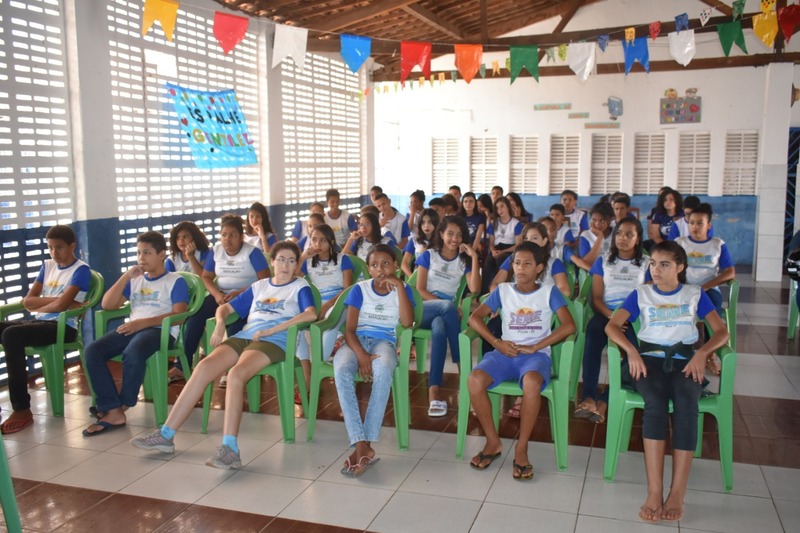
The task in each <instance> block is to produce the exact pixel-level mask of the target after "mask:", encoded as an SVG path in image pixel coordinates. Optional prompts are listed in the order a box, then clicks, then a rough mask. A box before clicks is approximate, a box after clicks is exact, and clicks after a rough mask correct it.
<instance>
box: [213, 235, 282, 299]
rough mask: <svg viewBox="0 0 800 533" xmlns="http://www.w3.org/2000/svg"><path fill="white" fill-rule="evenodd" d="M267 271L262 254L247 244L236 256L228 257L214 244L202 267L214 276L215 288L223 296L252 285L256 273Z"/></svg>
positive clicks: (256, 275) (243, 245) (267, 267)
mask: <svg viewBox="0 0 800 533" xmlns="http://www.w3.org/2000/svg"><path fill="white" fill-rule="evenodd" d="M267 269H269V265H267V259H266V258H265V257H264V253H263V252H262V251H261V250H259V249H258V248H256V247H255V246H253V245H252V244H248V243H243V244H242V247H241V249H240V250H239V252H238V253H237V254H236V255H228V253H227V252H226V251H225V249H224V248H223V247H222V245H221V244H216V245H214V248H212V250H211V253H210V254H209V255H208V258H207V259H206V264H205V265H203V270H206V271H208V272H213V273H214V274H216V276H217V287H218V288H219V290H220V291H222V292H223V293H225V294H227V293H229V292H233V291H237V290H239V289H244V288H245V287H248V286H250V285H252V284H253V283H255V282H256V280H257V279H258V272H260V271H262V270H267Z"/></svg>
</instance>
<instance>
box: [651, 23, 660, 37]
mask: <svg viewBox="0 0 800 533" xmlns="http://www.w3.org/2000/svg"><path fill="white" fill-rule="evenodd" d="M660 34H661V22H659V21H655V22H651V23H650V38H651V39H653V40H654V41H655V40H656V39H658V36H659V35H660Z"/></svg>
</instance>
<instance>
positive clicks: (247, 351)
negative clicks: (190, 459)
mask: <svg viewBox="0 0 800 533" xmlns="http://www.w3.org/2000/svg"><path fill="white" fill-rule="evenodd" d="M272 252H273V253H272V257H273V264H274V267H275V275H274V276H273V277H271V278H268V279H261V280H258V281H256V282H255V283H253V285H252V286H250V287H248V288H247V289H246V290H245V291H243V292H242V293H241V294H239V295H238V296H237V297H236V298H234V299H233V300H231V301H229V302H227V303H225V304H224V305H221V306H219V308H218V309H217V312H216V319H217V324H216V327H215V328H214V334H213V335H212V337H211V344H212V345H213V346H215V348H214V351H212V352H211V354H209V355H208V356H207V357H205V358H203V359H202V360H201V361H200V362H199V363H198V364H197V367H196V368H195V369H194V372H192V377H191V378H189V381H188V382H187V383H186V386H185V387H184V388H183V390H182V391H181V394H180V396H178V399H177V400H176V401H175V406H174V407H173V408H172V411H171V412H170V414H169V416H168V417H167V421H166V422H165V423H164V425H163V426H161V429H157V430H155V431H154V432H152V433H150V434H148V435H144V436H142V437H136V438H133V439H131V441H130V442H131V444H132V445H134V446H136V447H137V448H140V449H142V450H147V451H160V452H164V453H173V452H174V451H175V443H174V442H173V437H174V436H175V433H176V432H177V430H178V429H180V427H181V426H182V425H183V423H184V422H185V421H186V419H187V418H189V415H190V414H191V413H192V410H193V409H194V406H195V404H197V401H198V400H199V399H200V398H201V397H202V396H203V393H204V392H205V389H206V385H208V384H209V383H211V382H212V381H214V380H215V379H216V378H217V377H218V376H219V375H220V374H222V373H223V372H225V371H226V370H227V369H229V368H230V371H229V372H228V387H227V389H226V391H225V421H224V422H223V429H222V445H221V446H219V447H217V454H216V455H215V456H214V457H211V458H210V459H209V460H208V461H206V465H207V466H213V467H214V468H222V469H226V470H228V469H236V468H241V467H242V460H241V455H240V454H239V444H238V439H237V436H238V434H239V422H240V421H241V418H242V404H243V402H244V391H245V387H246V385H247V382H248V381H250V378H252V377H253V376H255V375H256V374H257V373H258V372H259V371H261V369H262V368H264V367H265V366H268V365H270V364H272V363H280V362H283V361H284V360H285V359H286V344H287V330H288V329H289V327H291V326H292V325H294V324H298V323H300V322H310V321H313V320H315V319H316V318H317V310H316V308H315V307H314V296H313V294H312V292H311V288H310V287H309V286H308V282H307V281H306V280H304V279H302V278H296V277H295V276H294V273H295V266H296V265H297V261H298V259H299V258H300V250H299V249H298V248H297V245H296V244H294V243H293V242H287V241H282V242H279V243H278V244H276V245H275V247H274V248H273V251H272ZM234 312H235V313H238V314H239V316H240V317H242V318H245V319H246V320H247V325H246V326H245V328H244V329H243V330H241V331H240V332H239V333H237V334H235V335H234V336H233V337H229V338H228V340H225V341H223V340H222V339H223V337H224V336H225V318H226V317H227V316H228V315H230V314H231V313H234Z"/></svg>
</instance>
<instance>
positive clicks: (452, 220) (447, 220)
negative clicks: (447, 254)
mask: <svg viewBox="0 0 800 533" xmlns="http://www.w3.org/2000/svg"><path fill="white" fill-rule="evenodd" d="M450 224H453V225H455V226H458V229H459V230H460V231H461V243H462V244H463V243H465V242H467V239H468V238H469V228H467V223H466V221H465V220H464V219H463V218H461V217H460V216H458V215H449V216H446V217H444V218H443V219H442V221H441V222H439V226H437V228H436V232H435V233H434V236H433V244H432V245H431V248H433V249H434V250H435V251H437V252H440V253H441V251H442V246H443V245H444V243H443V242H442V233H444V232H445V231H446V230H447V226H449V225H450ZM456 254H457V255H458V256H459V257H460V258H461V261H463V262H464V264H465V265H468V264H469V263H468V261H469V255H468V254H466V253H458V251H456Z"/></svg>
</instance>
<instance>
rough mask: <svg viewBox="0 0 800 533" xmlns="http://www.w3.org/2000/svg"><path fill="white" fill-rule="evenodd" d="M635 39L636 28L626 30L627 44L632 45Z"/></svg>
mask: <svg viewBox="0 0 800 533" xmlns="http://www.w3.org/2000/svg"><path fill="white" fill-rule="evenodd" d="M634 39H636V28H634V27H633V26H631V27H630V28H625V42H628V43H632V42H633V40H634Z"/></svg>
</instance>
